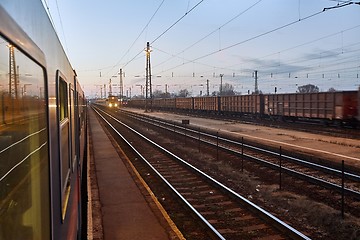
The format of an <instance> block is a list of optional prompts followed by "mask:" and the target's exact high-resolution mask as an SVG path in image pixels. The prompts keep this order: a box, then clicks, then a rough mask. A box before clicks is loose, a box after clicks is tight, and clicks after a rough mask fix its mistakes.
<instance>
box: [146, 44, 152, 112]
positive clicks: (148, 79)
mask: <svg viewBox="0 0 360 240" xmlns="http://www.w3.org/2000/svg"><path fill="white" fill-rule="evenodd" d="M145 52H146V83H145V112H147V111H148V99H150V111H151V110H152V90H151V64H150V52H151V50H150V43H149V42H147V43H146V51H145Z"/></svg>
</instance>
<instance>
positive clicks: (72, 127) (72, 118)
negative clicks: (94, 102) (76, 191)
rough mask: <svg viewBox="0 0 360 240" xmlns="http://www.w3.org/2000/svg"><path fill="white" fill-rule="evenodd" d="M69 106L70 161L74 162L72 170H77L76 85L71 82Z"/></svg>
mask: <svg viewBox="0 0 360 240" xmlns="http://www.w3.org/2000/svg"><path fill="white" fill-rule="evenodd" d="M69 86H70V87H69V101H70V104H69V108H70V139H69V141H70V156H71V159H70V162H71V164H72V172H74V170H75V164H76V162H77V159H76V158H77V154H76V148H75V139H76V137H75V116H76V115H75V91H74V85H73V84H69Z"/></svg>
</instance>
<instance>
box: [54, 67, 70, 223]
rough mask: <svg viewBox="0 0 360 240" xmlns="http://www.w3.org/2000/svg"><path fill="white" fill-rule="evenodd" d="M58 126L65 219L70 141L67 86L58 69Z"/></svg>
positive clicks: (62, 201) (68, 193)
mask: <svg viewBox="0 0 360 240" xmlns="http://www.w3.org/2000/svg"><path fill="white" fill-rule="evenodd" d="M57 89H58V103H57V105H58V127H59V143H60V156H59V160H60V187H61V208H62V209H61V216H62V221H64V219H65V214H66V208H67V203H68V200H69V196H70V186H71V185H70V172H71V171H70V170H71V157H70V156H71V155H70V154H71V145H70V143H71V141H70V134H71V132H70V131H71V130H70V119H69V115H70V113H69V92H70V90H69V87H68V84H67V82H66V81H65V78H64V77H63V75H62V74H61V73H60V72H59V71H58V77H57Z"/></svg>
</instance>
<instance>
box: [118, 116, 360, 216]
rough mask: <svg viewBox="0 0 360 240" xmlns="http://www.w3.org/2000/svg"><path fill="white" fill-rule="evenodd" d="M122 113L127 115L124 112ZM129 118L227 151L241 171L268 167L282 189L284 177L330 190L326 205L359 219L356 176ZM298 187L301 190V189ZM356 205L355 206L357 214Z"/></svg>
mask: <svg viewBox="0 0 360 240" xmlns="http://www.w3.org/2000/svg"><path fill="white" fill-rule="evenodd" d="M122 113H123V114H125V112H124V111H123V112H122ZM126 114H128V115H129V116H131V117H132V118H133V119H134V120H138V121H142V122H146V123H147V124H152V125H155V126H156V127H158V128H160V129H166V130H168V131H170V132H174V133H176V134H180V135H182V136H184V137H186V138H191V139H192V140H193V145H196V142H198V144H202V145H208V146H211V147H213V148H214V147H215V148H216V149H217V150H216V151H218V150H221V151H224V152H226V153H228V154H230V155H231V156H232V157H233V158H234V160H233V161H234V162H239V159H241V163H240V165H241V169H242V170H243V164H244V163H243V161H246V162H249V161H250V162H253V163H256V164H259V165H261V166H266V167H267V168H270V169H272V170H274V171H275V172H276V173H278V176H279V180H278V182H279V187H280V188H281V185H282V178H283V176H282V174H283V175H284V174H286V175H288V176H292V177H294V178H296V179H300V180H303V181H306V182H308V183H311V184H314V185H315V186H321V187H324V188H327V189H329V191H333V192H332V193H327V194H329V195H331V197H333V199H332V198H331V197H330V198H328V199H324V200H323V201H327V202H328V204H329V202H331V201H333V202H337V203H336V205H337V206H336V207H338V208H341V211H342V214H344V211H345V210H344V208H345V207H346V209H347V211H348V212H351V213H352V214H355V216H358V214H357V213H358V212H359V211H357V210H358V209H357V202H358V201H359V200H360V176H359V175H358V174H356V173H354V172H347V171H345V170H344V168H342V169H336V168H333V167H331V166H325V165H320V164H316V163H313V162H310V161H307V160H304V159H300V158H298V157H294V156H289V155H285V154H283V153H282V152H281V147H280V148H279V150H278V151H274V150H268V149H263V148H260V147H257V146H252V145H250V144H244V141H240V142H239V141H234V140H231V139H227V138H224V137H219V136H218V135H213V134H210V133H207V132H201V131H200V130H199V129H198V130H194V129H190V128H187V127H184V126H177V125H175V124H174V123H169V122H168V121H163V120H159V119H154V118H149V117H146V116H143V115H139V114H135V113H130V112H126ZM217 154H218V153H217ZM237 165H239V164H237ZM299 184H303V182H299ZM299 187H300V188H301V186H299ZM333 193H337V196H341V200H340V201H338V200H337V198H338V197H337V196H333ZM345 196H346V197H347V198H350V199H347V200H348V201H347V202H346V203H345V202H344V197H345ZM334 197H335V199H334ZM353 205H355V206H354V207H355V211H354V208H353Z"/></svg>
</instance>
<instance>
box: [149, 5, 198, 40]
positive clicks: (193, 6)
mask: <svg viewBox="0 0 360 240" xmlns="http://www.w3.org/2000/svg"><path fill="white" fill-rule="evenodd" d="M203 1H204V0H201V1H200V2H198V3H197V4H195V6H193V7H192V8H191V9H190V10H189V11H187V12H186V13H185V14H184V15H183V16H182V17H180V18H179V19H178V20H176V21H175V22H174V23H173V24H172V25H171V26H170V27H168V28H167V29H166V30H165V31H164V32H163V33H161V34H160V35H159V36H158V37H157V38H155V39H154V40H153V41H152V42H151V44H153V43H154V42H156V41H157V40H158V39H159V38H161V37H162V36H163V35H164V34H165V33H167V32H168V31H169V30H170V29H171V28H173V27H174V26H175V25H176V24H177V23H178V22H180V21H181V20H182V19H183V18H184V17H185V16H186V15H188V14H189V13H190V12H191V11H193V10H194V9H195V8H196V7H197V6H199V5H200V4H201V3H202V2H203Z"/></svg>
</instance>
